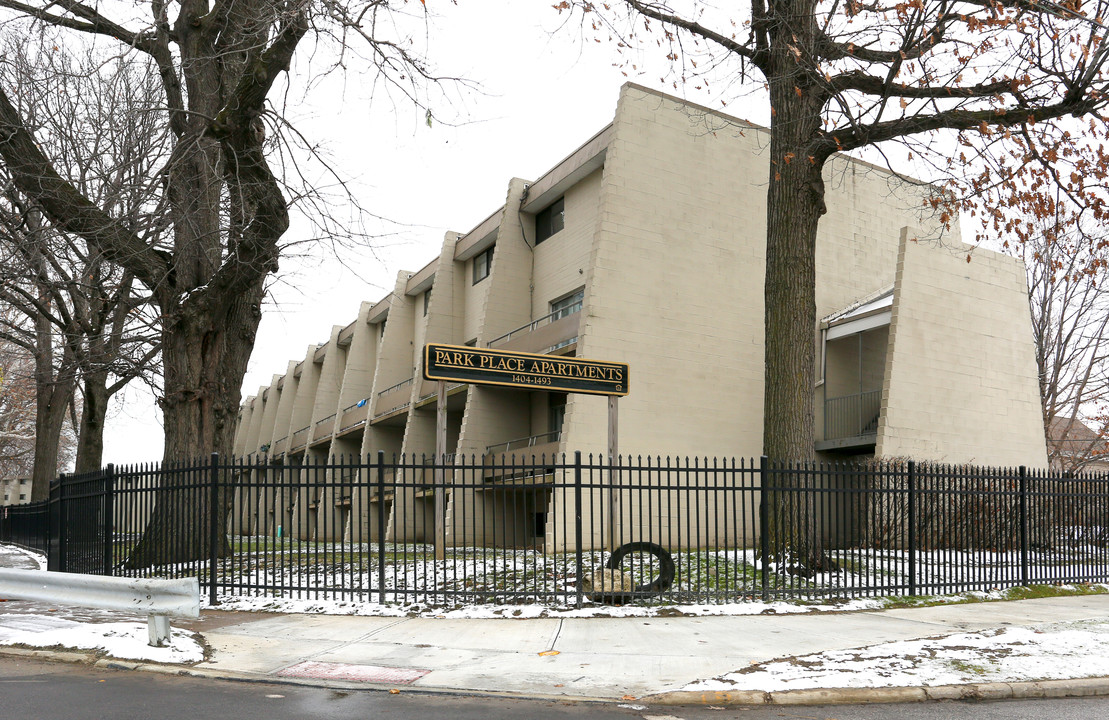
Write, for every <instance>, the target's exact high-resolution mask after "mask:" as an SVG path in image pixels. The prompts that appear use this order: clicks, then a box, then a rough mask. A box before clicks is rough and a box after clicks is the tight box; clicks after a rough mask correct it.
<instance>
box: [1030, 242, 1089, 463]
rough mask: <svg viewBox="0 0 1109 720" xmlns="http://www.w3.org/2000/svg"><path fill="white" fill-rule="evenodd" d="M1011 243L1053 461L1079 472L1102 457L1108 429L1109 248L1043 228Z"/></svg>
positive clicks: (1050, 456) (1050, 459)
mask: <svg viewBox="0 0 1109 720" xmlns="http://www.w3.org/2000/svg"><path fill="white" fill-rule="evenodd" d="M1042 228H1043V229H1042V231H1041V232H1040V233H1039V234H1037V235H1034V236H1032V237H1030V238H1029V239H1028V240H1027V241H1025V242H1022V243H1018V244H1016V245H1014V246H1012V250H1013V252H1014V253H1015V254H1017V255H1018V256H1019V257H1020V258H1021V259H1022V260H1023V261H1024V263H1025V267H1026V268H1027V270H1028V304H1029V309H1030V311H1031V315H1032V333H1033V337H1034V338H1035V343H1036V367H1037V370H1038V372H1039V378H1040V401H1041V403H1042V407H1043V417H1044V431H1045V434H1046V436H1047V438H1048V460H1049V461H1050V462H1051V465H1052V466H1053V467H1056V468H1059V469H1062V470H1067V471H1072V472H1073V471H1078V470H1081V469H1082V468H1084V467H1085V466H1087V465H1089V464H1090V463H1091V462H1092V461H1094V460H1096V459H1098V458H1099V457H1100V456H1104V454H1105V447H1106V432H1107V430H1109V334H1107V332H1106V331H1107V330H1109V289H1107V288H1106V287H1105V284H1104V283H1105V277H1106V275H1105V274H1106V268H1107V267H1109V265H1107V263H1109V246H1107V244H1106V242H1105V240H1103V239H1100V240H1099V239H1097V238H1096V237H1091V236H1089V235H1087V234H1085V233H1082V232H1080V231H1079V230H1078V228H1075V227H1071V226H1062V225H1057V224H1044V225H1042Z"/></svg>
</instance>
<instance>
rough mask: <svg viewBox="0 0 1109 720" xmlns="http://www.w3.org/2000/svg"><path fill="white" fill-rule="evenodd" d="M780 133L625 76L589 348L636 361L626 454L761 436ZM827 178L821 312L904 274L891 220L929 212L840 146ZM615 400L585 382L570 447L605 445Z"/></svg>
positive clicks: (589, 278)
mask: <svg viewBox="0 0 1109 720" xmlns="http://www.w3.org/2000/svg"><path fill="white" fill-rule="evenodd" d="M768 142H769V138H768V135H767V133H766V132H765V131H764V130H761V129H758V128H755V127H751V126H747V125H742V124H740V123H738V122H737V121H732V122H729V123H726V122H725V121H724V120H722V119H721V118H719V117H717V116H714V115H711V114H708V113H706V112H704V111H702V110H700V109H698V108H691V107H690V106H688V105H686V104H683V103H680V102H678V101H676V100H674V99H672V98H667V97H665V96H662V95H660V94H658V93H655V92H653V91H649V90H645V89H642V88H638V87H636V86H630V85H629V86H625V87H624V88H623V90H622V91H621V94H620V99H619V103H618V106H617V111H616V117H615V120H614V122H613V139H612V142H611V144H610V147H609V149H608V153H607V156H606V159H605V166H604V171H603V176H602V179H601V187H600V196H599V199H600V206H599V210H598V217H597V226H596V231H595V234H594V239H593V248H592V252H591V257H590V260H589V263H588V265H587V268H586V272H585V276H586V297H585V303H584V316H583V319H582V331H581V333H580V337H581V340H580V343H579V346H578V354H579V355H581V356H583V357H590V358H596V359H603V360H616V361H623V362H627V363H629V364H630V365H631V383H630V386H631V392H630V394H629V395H628V396H627V397H626V398H622V399H621V400H620V452H621V453H622V454H632V455H639V454H650V455H655V454H667V453H679V454H682V455H688V454H692V455H735V456H748V457H751V456H757V455H759V454H760V452H761V450H762V412H763V391H762V388H763V375H764V373H763V365H764V358H763V353H764V350H763V274H764V263H765V250H764V248H765V235H766V200H765V198H766V187H765V183H766V177H767V175H768V168H767V160H766V146H767V143H768ZM826 182H827V192H828V198H827V203H828V207H829V213H828V215H826V216H825V217H824V218H822V220H821V225H820V232H819V235H818V241H817V248H818V250H817V262H818V267H817V273H818V276H817V315H818V317H819V316H823V315H825V314H828V313H831V312H833V311H835V310H836V309H838V308H840V307H843V306H845V305H847V304H848V303H849V302H851V301H852V300H854V299H856V298H858V297H860V296H863V295H866V294H869V293H872V292H875V291H877V290H879V289H881V288H882V287H885V286H888V285H890V284H891V283H892V282H893V274H894V267H895V258H896V253H897V239H898V238H897V235H896V233H891V232H890V228H897V227H901V226H903V225H905V224H906V223H909V222H911V223H913V224H914V225H918V226H919V225H920V223H921V222H922V221H923V219H922V218H921V211H922V208H924V205H925V203H924V197H925V195H926V194H927V189H925V188H922V187H920V186H917V185H908V184H904V183H900V181H896V180H895V179H894V178H893V177H892V176H891V175H890V174H889V173H886V172H882V171H880V170H878V169H876V168H873V167H871V166H868V165H865V164H860V163H853V162H849V161H847V160H846V159H842V158H836V159H834V160H833V161H832V162H831V163H829V167H828V169H827V172H826ZM896 192H900V193H902V197H901V198H899V197H898V196H897V195H896V194H895V193H896ZM927 227H928V230H929V231H930V232H931V233H932V234H934V235H935V234H939V232H940V230H939V228H938V227H937V225H936V224H935V223H932V224H929V225H927ZM548 242H553V239H552V240H551V241H548ZM814 342H816V328H814ZM606 413H607V410H606V406H605V403H604V401H603V400H600V399H598V398H590V397H585V396H581V395H575V396H572V397H571V399H570V405H569V408H568V411H567V433H566V440H565V443H566V445H565V446H566V447H567V448H573V449H581V450H584V451H587V452H603V451H604V448H605V427H606V416H607V415H606Z"/></svg>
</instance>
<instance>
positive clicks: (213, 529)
mask: <svg viewBox="0 0 1109 720" xmlns="http://www.w3.org/2000/svg"><path fill="white" fill-rule="evenodd" d="M208 483H209V484H210V485H211V488H212V490H211V495H210V496H209V499H208V505H209V507H208V518H209V520H208V524H209V532H208V604H209V605H213V606H214V605H216V604H218V603H217V601H216V563H217V562H218V560H219V549H218V545H219V453H212V458H211V469H210V472H209V476H208Z"/></svg>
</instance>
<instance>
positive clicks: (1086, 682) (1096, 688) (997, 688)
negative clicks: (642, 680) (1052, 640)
mask: <svg viewBox="0 0 1109 720" xmlns="http://www.w3.org/2000/svg"><path fill="white" fill-rule="evenodd" d="M1097 695H1109V677H1095V678H1075V679H1072V680H1030V681H1024V682H1011V683H970V684H967V685H937V686H935V687H885V688H812V689H805V690H781V691H775V692H767V691H762V690H714V691H700V692H698V691H695V690H674V691H671V692H663V693H658V694H655V695H647V696H645V697H641V698H639V700H637V702H640V703H646V704H650V705H724V706H738V705H867V704H876V703H910V702H929V701H939V700H1018V699H1031V698H1065V697H1093V696H1097Z"/></svg>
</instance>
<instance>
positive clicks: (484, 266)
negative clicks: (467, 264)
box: [474, 245, 496, 285]
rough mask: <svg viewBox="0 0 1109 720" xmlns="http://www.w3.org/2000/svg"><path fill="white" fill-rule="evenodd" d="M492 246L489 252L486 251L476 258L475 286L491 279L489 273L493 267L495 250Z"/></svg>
mask: <svg viewBox="0 0 1109 720" xmlns="http://www.w3.org/2000/svg"><path fill="white" fill-rule="evenodd" d="M494 247H496V245H493V246H491V247H490V248H489V249H488V250H484V251H482V252H481V254H479V255H477V256H475V257H474V285H477V284H478V283H479V282H481V281H482V280H484V279H485V278H487V277H489V271H490V270H491V269H492V267H493V248H494Z"/></svg>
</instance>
